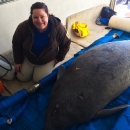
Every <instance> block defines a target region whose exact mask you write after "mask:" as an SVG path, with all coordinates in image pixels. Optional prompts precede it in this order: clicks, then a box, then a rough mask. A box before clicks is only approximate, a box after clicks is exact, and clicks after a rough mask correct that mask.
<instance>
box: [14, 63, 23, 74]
mask: <svg viewBox="0 0 130 130" xmlns="http://www.w3.org/2000/svg"><path fill="white" fill-rule="evenodd" d="M14 67H15V71H16V72H19V71H20V70H21V68H22V64H15V65H14Z"/></svg>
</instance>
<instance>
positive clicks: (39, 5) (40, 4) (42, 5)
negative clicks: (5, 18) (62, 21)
mask: <svg viewBox="0 0 130 130" xmlns="http://www.w3.org/2000/svg"><path fill="white" fill-rule="evenodd" d="M34 9H43V10H44V11H45V12H46V14H47V15H49V11H48V7H47V5H46V4H45V3H43V2H36V3H34V4H32V6H31V10H30V14H31V15H32V12H33V10H34Z"/></svg>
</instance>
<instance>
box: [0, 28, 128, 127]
mask: <svg viewBox="0 0 130 130" xmlns="http://www.w3.org/2000/svg"><path fill="white" fill-rule="evenodd" d="M113 34H117V35H118V36H119V37H118V38H113ZM129 39H130V33H128V32H124V31H121V30H116V29H112V30H111V31H110V32H109V33H108V34H106V35H105V36H104V37H102V38H100V39H98V40H96V41H95V42H94V43H93V44H92V45H91V46H89V47H87V48H85V49H82V50H81V51H79V52H78V53H76V54H75V55H74V57H73V58H71V59H70V60H68V61H67V62H65V63H64V64H63V65H64V66H65V67H66V68H68V67H69V66H70V65H71V64H72V63H73V62H74V60H76V59H77V58H78V56H79V55H81V54H83V53H84V52H86V51H87V50H89V49H91V48H93V47H95V46H98V45H100V44H104V43H106V42H113V41H121V40H129ZM58 68H59V67H57V68H56V69H55V70H54V71H53V72H52V73H51V74H50V75H48V76H47V77H45V78H44V79H42V80H41V81H40V83H41V84H42V88H41V89H40V90H37V91H36V92H33V93H32V94H28V92H27V91H26V90H24V89H23V90H21V91H18V92H17V93H15V94H14V95H12V96H1V98H0V130H44V126H45V113H46V109H47V105H48V100H49V97H50V93H51V90H52V87H53V84H54V83H55V81H56V75H57V71H58ZM122 104H130V87H129V88H128V89H127V90H126V91H125V92H123V93H122V94H121V95H119V96H118V97H117V98H115V99H114V100H113V101H111V102H110V103H109V104H108V105H107V106H106V107H107V108H111V107H114V106H118V105H122ZM67 130H130V107H128V108H126V109H124V110H122V111H120V112H117V113H115V114H113V115H110V116H108V117H104V118H99V119H94V120H91V121H89V122H87V123H85V124H81V125H75V126H73V127H69V128H67Z"/></svg>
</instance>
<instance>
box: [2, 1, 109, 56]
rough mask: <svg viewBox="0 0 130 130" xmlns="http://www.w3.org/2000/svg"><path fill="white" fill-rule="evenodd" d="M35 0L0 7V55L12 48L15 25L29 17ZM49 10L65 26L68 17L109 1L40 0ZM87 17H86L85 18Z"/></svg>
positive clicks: (10, 3)
mask: <svg viewBox="0 0 130 130" xmlns="http://www.w3.org/2000/svg"><path fill="white" fill-rule="evenodd" d="M35 2H37V1H36V0H18V1H15V2H9V3H7V4H2V5H0V54H1V53H3V52H5V51H8V50H10V49H11V48H12V36H13V33H14V31H15V29H16V27H17V25H18V24H19V23H20V22H22V21H24V20H25V19H27V18H28V17H29V15H30V6H31V5H32V4H33V3H35ZM39 2H44V3H46V4H47V6H48V8H49V12H50V13H52V14H54V15H55V16H57V17H59V18H60V19H61V21H62V23H63V24H64V25H65V24H66V18H67V17H68V16H69V15H72V14H74V13H77V12H79V11H83V10H85V9H88V8H91V7H94V6H97V5H100V4H109V3H110V0H91V1H90V0H40V1H39ZM86 17H87V16H86Z"/></svg>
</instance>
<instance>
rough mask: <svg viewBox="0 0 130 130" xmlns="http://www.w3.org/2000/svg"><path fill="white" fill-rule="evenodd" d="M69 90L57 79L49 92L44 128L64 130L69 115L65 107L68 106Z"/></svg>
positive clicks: (47, 129) (68, 121)
mask: <svg viewBox="0 0 130 130" xmlns="http://www.w3.org/2000/svg"><path fill="white" fill-rule="evenodd" d="M67 93H68V94H69V91H68V90H66V87H65V86H64V85H63V84H62V82H60V80H58V81H57V82H56V83H55V84H54V86H53V90H52V92H51V96H50V100H49V103H48V109H47V112H46V126H45V130H64V129H65V128H66V127H67V126H69V123H70V115H69V113H68V110H67V108H68V107H69V104H68V103H69V102H68V95H67Z"/></svg>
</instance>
